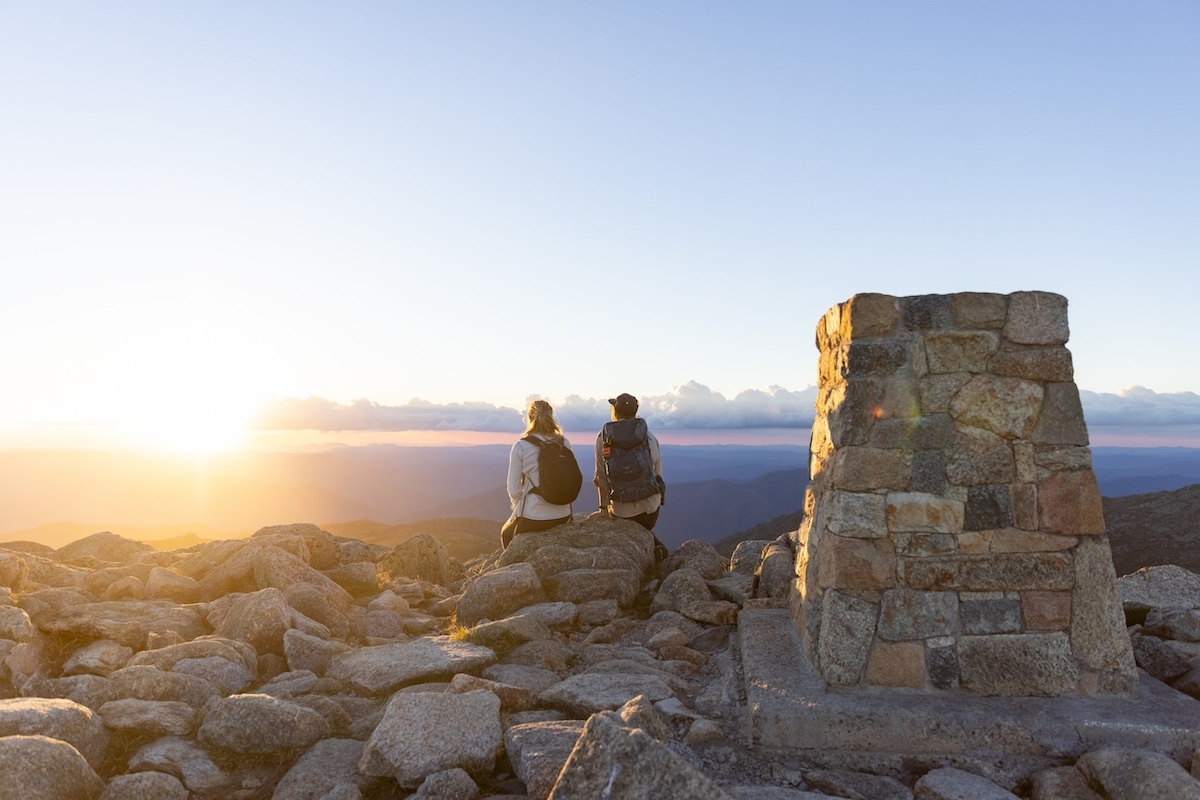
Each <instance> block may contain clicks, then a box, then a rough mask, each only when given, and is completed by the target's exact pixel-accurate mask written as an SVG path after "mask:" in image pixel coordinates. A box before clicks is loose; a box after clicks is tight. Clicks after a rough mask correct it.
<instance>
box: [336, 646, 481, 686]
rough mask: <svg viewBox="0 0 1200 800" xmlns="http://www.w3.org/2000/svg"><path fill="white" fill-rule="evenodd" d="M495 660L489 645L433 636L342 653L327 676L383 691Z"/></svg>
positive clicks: (469, 670)
mask: <svg viewBox="0 0 1200 800" xmlns="http://www.w3.org/2000/svg"><path fill="white" fill-rule="evenodd" d="M495 660H496V654H495V653H494V652H493V651H491V650H489V649H488V648H486V647H480V646H478V645H473V644H468V643H467V642H455V641H452V640H451V639H450V637H448V636H431V637H427V638H424V639H417V640H415V641H412V642H397V643H395V644H383V645H376V646H374V647H360V648H358V649H357V650H351V651H349V652H345V653H339V654H337V655H335V656H333V658H332V659H331V661H330V664H329V669H328V670H327V671H326V675H327V676H328V677H330V678H334V679H335V680H339V681H342V682H343V683H346V684H349V685H350V686H353V687H355V688H356V689H358V690H360V691H363V692H366V693H369V694H383V693H391V692H394V691H395V690H396V689H398V688H400V687H402V686H405V685H407V684H410V683H418V682H420V681H428V680H433V679H436V678H442V677H447V676H450V675H454V674H456V673H459V672H472V671H474V670H479V669H482V668H484V667H486V666H488V665H489V664H491V663H492V662H493V661H495Z"/></svg>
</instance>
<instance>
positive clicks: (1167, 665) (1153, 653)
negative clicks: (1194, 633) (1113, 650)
mask: <svg viewBox="0 0 1200 800" xmlns="http://www.w3.org/2000/svg"><path fill="white" fill-rule="evenodd" d="M1131 641H1132V643H1133V657H1134V660H1135V661H1137V665H1138V666H1139V667H1141V668H1142V669H1144V670H1146V672H1147V673H1149V674H1150V675H1151V676H1152V677H1154V678H1156V679H1158V680H1160V681H1163V682H1170V681H1173V680H1175V679H1176V678H1178V677H1180V676H1182V675H1185V674H1187V672H1188V671H1189V670H1190V669H1191V668H1192V662H1191V660H1190V659H1189V658H1187V657H1186V656H1184V655H1183V654H1182V653H1180V652H1179V651H1178V650H1176V649H1175V648H1173V647H1171V645H1169V644H1167V643H1166V642H1164V641H1163V640H1162V639H1156V638H1154V637H1153V636H1142V635H1141V634H1134V635H1133V636H1132V637H1131Z"/></svg>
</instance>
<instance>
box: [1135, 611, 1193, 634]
mask: <svg viewBox="0 0 1200 800" xmlns="http://www.w3.org/2000/svg"><path fill="white" fill-rule="evenodd" d="M1142 633H1147V634H1149V635H1151V636H1157V637H1158V638H1160V639H1177V640H1178V641H1181V642H1200V608H1188V607H1184V606H1158V607H1156V608H1152V609H1150V611H1149V613H1147V614H1146V621H1145V622H1143V623H1142Z"/></svg>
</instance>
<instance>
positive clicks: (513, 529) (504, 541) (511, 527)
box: [500, 517, 520, 550]
mask: <svg viewBox="0 0 1200 800" xmlns="http://www.w3.org/2000/svg"><path fill="white" fill-rule="evenodd" d="M518 522H520V518H519V517H513V518H512V519H510V520H509V521H508V522H506V523H504V526H503V527H502V528H500V547H502V548H504V549H505V550H507V549H508V544H509V542H511V541H512V539H513V537H514V536H516V535H517V523H518Z"/></svg>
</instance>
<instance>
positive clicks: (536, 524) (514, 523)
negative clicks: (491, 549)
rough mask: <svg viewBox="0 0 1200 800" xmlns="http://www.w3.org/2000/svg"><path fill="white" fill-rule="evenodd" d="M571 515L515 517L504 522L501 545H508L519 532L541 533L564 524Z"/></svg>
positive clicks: (501, 530) (568, 520)
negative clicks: (551, 517) (534, 517)
mask: <svg viewBox="0 0 1200 800" xmlns="http://www.w3.org/2000/svg"><path fill="white" fill-rule="evenodd" d="M570 521H571V515H570V514H568V515H567V516H565V517H559V518H558V519H527V518H525V517H514V518H512V519H510V520H509V521H508V522H506V523H504V527H502V528H501V529H500V546H501V547H508V544H509V542H511V541H512V540H513V537H514V536H516V535H517V534H518V533H541V532H542V531H548V530H550V529H551V528H554V527H557V526H559V525H562V524H563V523H564V522H570Z"/></svg>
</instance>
